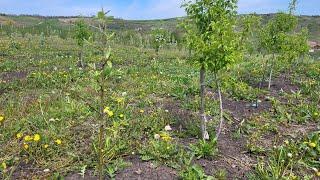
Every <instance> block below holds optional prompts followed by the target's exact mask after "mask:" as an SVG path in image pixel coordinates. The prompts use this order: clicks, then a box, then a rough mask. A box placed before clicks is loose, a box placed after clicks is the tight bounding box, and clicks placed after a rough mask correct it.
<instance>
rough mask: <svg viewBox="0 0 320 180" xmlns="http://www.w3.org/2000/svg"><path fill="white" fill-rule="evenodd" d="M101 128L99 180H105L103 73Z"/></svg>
mask: <svg viewBox="0 0 320 180" xmlns="http://www.w3.org/2000/svg"><path fill="white" fill-rule="evenodd" d="M100 81H101V82H100V114H99V117H100V127H99V166H98V171H99V180H103V179H104V176H103V164H104V160H103V142H104V123H105V121H104V113H103V106H104V78H103V73H101V79H100Z"/></svg>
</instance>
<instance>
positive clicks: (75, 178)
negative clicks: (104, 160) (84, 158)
mask: <svg viewBox="0 0 320 180" xmlns="http://www.w3.org/2000/svg"><path fill="white" fill-rule="evenodd" d="M64 179H65V180H80V179H83V180H84V179H85V180H98V179H99V177H98V176H96V175H95V174H94V171H93V170H90V171H86V173H85V174H84V176H82V175H81V174H79V173H71V174H69V175H67V176H66V177H64Z"/></svg>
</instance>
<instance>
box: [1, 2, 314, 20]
mask: <svg viewBox="0 0 320 180" xmlns="http://www.w3.org/2000/svg"><path fill="white" fill-rule="evenodd" d="M238 1H239V2H238V8H239V9H238V12H239V13H240V14H248V13H253V12H256V13H264V14H265V13H275V12H278V11H285V10H287V8H288V4H289V1H290V0H238ZM182 2H183V0H0V13H7V14H39V15H50V16H69V15H84V16H91V15H95V13H96V12H97V11H98V10H100V9H101V7H104V9H105V10H111V12H110V15H112V16H115V17H118V18H123V19H162V18H172V17H181V16H184V15H185V12H184V9H182V8H180V6H181V4H182ZM297 14H298V15H320V0H298V7H297Z"/></svg>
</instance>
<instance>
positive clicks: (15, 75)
mask: <svg viewBox="0 0 320 180" xmlns="http://www.w3.org/2000/svg"><path fill="white" fill-rule="evenodd" d="M27 76H28V72H26V71H18V72H7V73H4V74H2V75H0V79H2V80H3V81H5V82H10V81H13V80H17V79H25V78H26V77H27Z"/></svg>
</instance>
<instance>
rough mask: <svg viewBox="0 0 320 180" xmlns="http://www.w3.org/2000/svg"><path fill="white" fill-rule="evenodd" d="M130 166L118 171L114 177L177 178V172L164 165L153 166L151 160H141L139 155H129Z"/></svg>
mask: <svg viewBox="0 0 320 180" xmlns="http://www.w3.org/2000/svg"><path fill="white" fill-rule="evenodd" d="M128 160H129V162H131V163H132V166H130V167H129V168H126V169H125V170H122V171H120V172H119V173H118V174H117V176H116V179H119V180H120V179H122V180H125V179H128V180H131V179H146V180H171V179H178V175H177V172H176V171H175V170H174V169H172V168H169V167H166V166H155V165H154V164H153V163H152V162H143V161H141V160H140V159H139V157H130V158H129V159H128Z"/></svg>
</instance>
